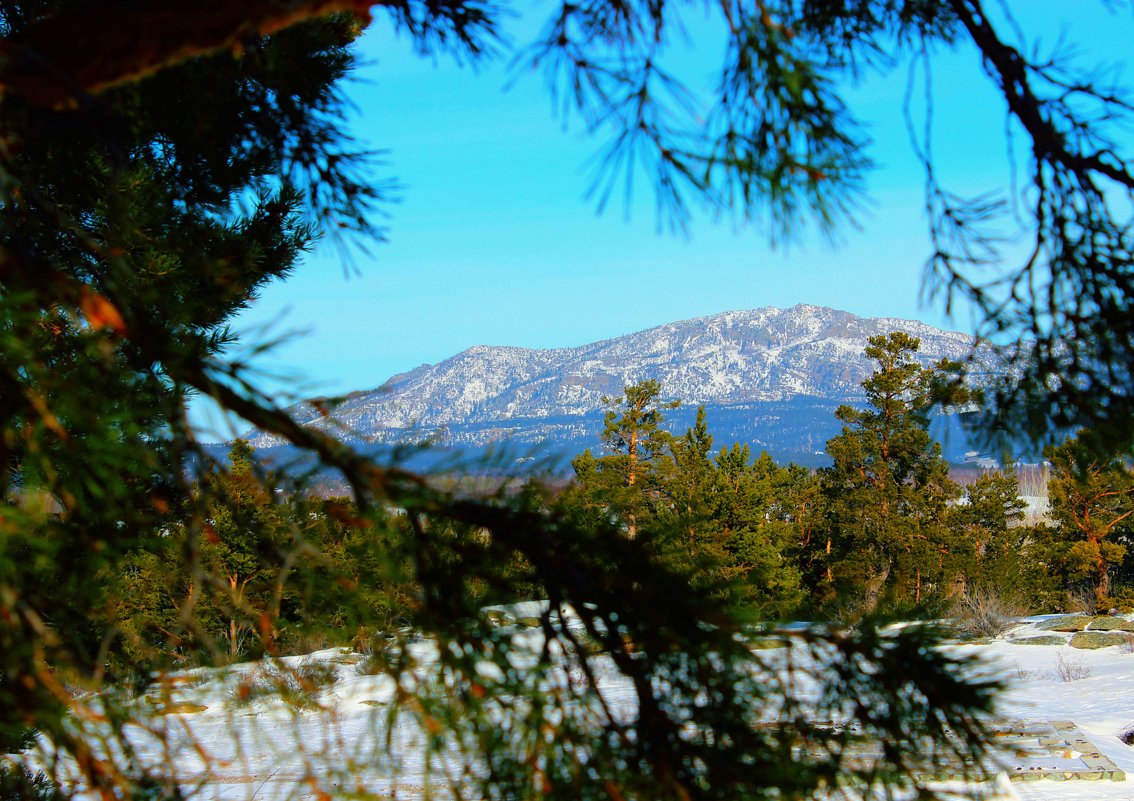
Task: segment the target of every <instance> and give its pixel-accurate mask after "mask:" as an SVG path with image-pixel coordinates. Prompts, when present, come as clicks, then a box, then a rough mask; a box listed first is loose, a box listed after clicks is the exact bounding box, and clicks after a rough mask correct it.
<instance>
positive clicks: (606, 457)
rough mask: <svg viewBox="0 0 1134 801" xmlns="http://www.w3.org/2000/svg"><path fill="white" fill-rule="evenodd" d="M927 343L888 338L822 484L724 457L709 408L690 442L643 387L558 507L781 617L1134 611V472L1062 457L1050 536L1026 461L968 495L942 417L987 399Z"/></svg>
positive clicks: (816, 478)
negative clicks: (1028, 498) (1031, 501)
mask: <svg viewBox="0 0 1134 801" xmlns="http://www.w3.org/2000/svg"><path fill="white" fill-rule="evenodd" d="M918 346H919V342H918V340H917V339H916V338H914V337H912V336H909V335H907V334H904V333H901V332H895V333H891V334H889V335H888V336H876V337H872V338H871V339H870V342H869V345H868V347H867V348H866V352H865V356H866V357H867V358H869V359H871V360H873V362H874V364H875V369H874V372H873V374H872V375H871V376H870V378H868V379H867V380H866V381H864V382H863V389H864V391H865V396H866V405H865V407H864V408H861V409H855V408H852V407H849V406H843V407H840V408H839V409H838V410H837V411H836V417H837V418H838V419H839V421H841V422H842V423H843V429H842V431H841V433H839V434H838V435H837V436H835V437H834V438H832V439H831V440H829V441H828V442H827V446H826V452H827V455H828V457H829V458H830V460H831V464H830V465H829V466H827V467H824V468H821V469H819V470H816V471H814V472H812V471H809V470H807V469H805V468H803V467H800V466H798V465H795V464H789V465H786V466H785V465H780V464H777V463H776V462H775V461H774V460H773V459H772V458H771V457H770V456H768V454H767V453H761V454H759V455H758V456H756V455H754V454H753V453H752V452H751V450H750V448H749V446H748V445H746V444H744V443H739V442H737V443H733V444H731V445H729V446H725V447H721V448H720V449H719V450H717V451H716V452H714V441H713V436H712V434H711V433H710V432H709V425H708V422H707V420H706V415H705V410H704V408H703V407H702V408H700V409H699V410H698V413H697V418H696V422H695V424H694V425H693V426H691V427H690V428H689V429H688V430H687V431H686V432H685V433H684V435H681V436H677V435H674V434H672V433H670V432H668V431H666V430H665V428H664V426H663V417H664V412H665V411H666V410H667V409H672V408H674V407H675V406H676V402H674V401H668V402H663V401H662V400H661V399H662V387H661V386H660V385H659V383H658V382H656V381H653V380H647V381H643V382H640V383H638V384H635V385H632V386H628V387H626V389H625V391H624V392H623V394H622V395H620V396H618V397H615V398H607V399H606V401H607V404H608V407H609V409H608V411H607V414H606V418H605V426H604V429H603V432H602V450H603V452H602V455H600V456H595V455H594V454H592V452H591V451H590V450H588V451H586V452H584V453H583V454H581V455H580V456H578V457H576V458H575V459H574V460H573V461H572V467H573V469H574V480H573V482H572V484H571V485H570V486H569V487H568V489H567V490H566V491H564V492H563V493H561V494H560V495H559V496H558V497H557V498H556V499H555V504H556V508H557V510H559V511H560V512H562V513H569V514H575V515H583V516H587V515H590V516H600V517H602V516H610V517H613V518H615V519H617V520H619V521H620V522H621V525H622V527H623V530H624V531H625V534H626V536H628V537H639V536H643V535H645V536H649V537H651V538H653V539H655V540H656V542H655V543H654V544H655V545H656V547H658V548H659V549H661V550H662V551H664V552H665V553H666V554H667V558H668V559H670V560H672V561H674V562H676V563H679V564H684V565H685V566H687V567H688V568H689V569H690V571H691V575H693V576H697V575H698V574H701V575H704V574H706V573H709V574H712V575H713V576H714V577H715V578H724V579H728V580H729V581H731V582H733V583H734V584H735V585H736V586H737V589H738V593H739V595H738V597H739V598H741V599H743V602H744V603H746V604H750V605H753V606H754V607H755V608H756V609H758V610H759V612H760V613H761V614H763V615H771V616H776V615H803V616H807V617H812V618H814V617H819V618H823V617H829V616H832V615H835V616H838V615H846V614H848V613H853V612H855V611H858V612H861V611H863V610H867V609H874V608H876V607H878V605H879V604H882V605H883V606H886V607H891V608H895V609H907V610H911V609H915V608H918V607H921V608H922V609H931V608H934V607H937V608H939V607H940V605H941V604H942V603H945V602H948V601H950V600H956V599H960V598H963V597H965V596H966V595H968V594H974V593H979V594H993V595H996V596H998V597H1000V598H1003V599H1004V600H1005V601H1007V602H1010V605H1011V606H1013V607H1016V608H1021V609H1022V608H1026V609H1029V610H1031V611H1034V612H1054V611H1060V610H1066V609H1069V608H1082V607H1083V606H1084V605H1087V606H1090V607H1091V608H1094V609H1100V610H1103V611H1105V610H1107V609H1111V608H1122V609H1129V608H1130V607H1131V605H1132V604H1134V586H1131V580H1132V579H1134V575H1132V574H1131V573H1130V571H1129V568H1127V567H1126V566H1125V563H1124V556H1125V553H1126V548H1127V544H1128V539H1129V537H1130V536H1131V533H1132V531H1134V530H1132V528H1131V523H1132V521H1131V519H1130V518H1131V515H1132V514H1134V476H1132V475H1131V473H1130V471H1129V469H1128V465H1127V463H1126V462H1125V461H1124V460H1123V459H1122V458H1120V457H1118V456H1115V457H1112V458H1109V459H1106V458H1101V459H1100V457H1099V456H1098V455H1097V452H1096V451H1093V450H1092V449H1091V448H1090V447H1088V445H1087V443H1086V442H1085V441H1084V440H1085V435H1084V434H1080V435H1079V436H1076V437H1069V438H1067V439H1066V440H1065V441H1064V442H1063V443H1062V444H1060V445H1057V446H1049V447H1048V448H1047V449H1046V450H1045V452H1044V454H1045V458H1046V459H1047V460H1048V461H1049V462H1050V464H1051V475H1052V477H1051V480H1050V482H1049V493H1050V498H1051V506H1050V513H1049V518H1050V522H1045V523H1041V524H1037V525H1024V511H1025V509H1026V504H1025V502H1024V501H1023V500H1022V499H1021V498H1020V497H1019V489H1018V481H1017V475H1016V468H1015V466H1014V465H1013V464H1011V463H1008V464H1006V465H1005V466H1004V467H1002V468H1001V469H999V470H996V471H988V472H984V473H982V474H981V475H980V476H979V477H977V479H976V480H975V481H973V482H971V483H969V484H967V485H965V486H962V485H960V484H958V483H957V482H955V481H953V480H952V479H951V478H950V471H949V465H948V463H947V462H946V461H945V459H944V458H943V456H942V450H941V445H940V443H939V442H936V441H935V440H934V439H933V438H932V436H931V434H930V431H929V424H930V416H931V413H932V412H933V410H934V409H937V408H941V406H942V404H945V405H951V406H953V407H954V408H956V407H958V406H964V405H971V404H972V403H973V402H974V401H975V400H976V398H975V397H974V395H975V393H974V392H973V391H971V390H968V389H965V388H964V387H963V385H958V384H955V383H952V382H951V381H950V377H951V376H952V375H954V374H955V372H956V370H957V369H958V367H959V365H957V364H955V363H951V362H948V361H942V362H939V363H937V364H935V365H932V366H922V365H921V364H920V363H919V362H918V361H917V360H916V359H915V356H916V353H917V350H918Z"/></svg>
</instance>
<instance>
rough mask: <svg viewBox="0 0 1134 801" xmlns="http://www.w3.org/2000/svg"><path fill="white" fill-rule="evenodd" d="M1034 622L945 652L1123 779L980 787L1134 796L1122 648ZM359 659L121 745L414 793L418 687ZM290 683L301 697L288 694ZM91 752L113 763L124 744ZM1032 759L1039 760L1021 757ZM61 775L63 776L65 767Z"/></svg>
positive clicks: (321, 666) (437, 762) (215, 792)
mask: <svg viewBox="0 0 1134 801" xmlns="http://www.w3.org/2000/svg"><path fill="white" fill-rule="evenodd" d="M536 613H538V607H534V606H533V607H532V608H531V609H528V608H526V607H520V608H511V609H509V610H508V614H509V615H511V616H512V618H513V619H516V620H519V619H522V618H523V617H524V616H525V615H531V614H536ZM1047 623H1048V621H1046V620H1044V619H1042V618H1032V619H1027V620H1025V621H1022V622H1021V623H1020V624H1019V625H1017V626H1016V627H1014V628H1013V629H1012V630H1010V631H1009V632H1007V633H1006V634H1005V635H1003V636H1002V637H1000V638H997V639H996V640H993V641H989V642H984V643H980V644H959V645H951V646H947V647H949V648H952V649H955V650H956V651H958V652H960V653H962V654H966V655H968V654H973V655H977V656H979V657H980V659H981V661H982V664H983V665H984V667H985V669H986V670H988V671H991V672H993V673H994V674H996V675H1000V676H1004V677H1005V678H1006V680H1007V683H1008V687H1009V688H1008V690H1007V691H1006V692H1005V693H1004V695H1003V698H1002V701H1001V707H1000V714H1001V716H1002V718H1003V719H1004V721H1005V728H1006V729H1007V728H1009V727H1011V726H1015V727H1016V728H1020V727H1021V726H1022V727H1024V728H1028V727H1034V726H1039V727H1040V728H1042V727H1043V726H1044V725H1046V724H1049V723H1051V722H1053V721H1055V722H1058V721H1070V722H1072V723H1074V724H1075V726H1076V727H1077V729H1078V730H1079V731H1080V732H1081V733H1083V734H1085V735H1086V737H1087V738H1089V740H1090V744H1091V745H1093V746H1094V747H1095V748H1097V750H1098V751H1099V753H1101V754H1102V755H1103V756H1104V757H1107V758H1109V760H1110V761H1111V762H1113V764H1114V766H1116V767H1117V769H1119V770H1121V771H1125V772H1126V773H1127V774H1128V775H1129V777H1130V778H1129V779H1128V780H1126V781H1111V780H1094V781H1090V780H1083V779H1075V780H1062V781H1055V780H1051V779H1043V780H1039V781H1030V782H1016V781H1013V782H1008V781H1006V780H1005V777H1006V776H1007V775H1009V774H1011V773H1012V772H1013V770H1018V769H1020V768H1019V765H1018V764H1017V765H1016V767H1014V766H1013V764H1012V763H1011V755H1009V757H1008V761H1007V762H1006V763H1005V764H1003V765H1001V766H1000V768H999V769H1001V770H1002V775H1001V776H1000V778H999V780H998V781H996V782H994V783H992V785H990V786H989V787H988V788H986V789H987V790H988V791H989V792H991V793H992V794H993V795H994V796H997V797H1000V798H1004V799H1027V800H1034V801H1087V799H1100V800H1101V801H1107V800H1108V799H1113V800H1114V801H1117V800H1118V799H1134V748H1132V747H1130V746H1128V745H1126V744H1125V743H1124V742H1123V741H1122V740H1121V739H1120V737H1119V735H1121V734H1123V733H1124V732H1126V731H1128V730H1130V729H1134V652H1132V651H1134V648H1131V647H1130V646H1129V645H1127V644H1126V643H1125V641H1123V642H1121V643H1120V644H1117V645H1113V646H1110V647H1106V648H1101V649H1098V650H1081V649H1079V648H1073V647H1071V646H1070V645H1069V644H1067V641H1068V640H1069V639H1070V638H1071V637H1072V636H1073V635H1072V634H1070V633H1056V632H1052V631H1048V630H1046V629H1045V628H1043V627H1044V626H1046V625H1047ZM517 636H518V637H521V638H522V637H529V638H532V644H533V646H535V643H536V640H537V639H538V637H539V634H538V629H526V630H525V629H523V628H522V627H520V628H519V629H518V634H517ZM1114 636H1115V637H1116V639H1122V637H1121V636H1120V635H1114ZM1036 637H1045V638H1048V639H1049V640H1050V639H1051V638H1058V640H1059V643H1058V644H1027V643H1026V641H1028V640H1031V639H1033V638H1036ZM1033 641H1034V640H1033ZM1039 641H1040V642H1042V640H1039ZM411 653H412V655H413V657H414V659H415V661H416V663H417V668H418V670H417V671H416V672H417V673H418V674H419V675H427V674H429V673H430V665H431V664H432V663H433V662H434V661H435V659H436V653H435V649H433V647H432V646H431V645H430V643H428V642H420V643H417V644H415V645H414V646H413V647H412V648H411ZM362 662H363V657H362V656H361V655H359V654H352V653H350V652H348V651H344V650H342V649H329V650H326V651H319V652H317V653H314V654H310V655H308V656H304V657H290V658H287V659H284V660H281V661H280V663H277V664H275V665H270V664H266V663H262V664H246V665H240V666H236V667H234V668H229V669H226V670H214V669H208V670H205V669H200V670H193V671H185V672H182V673H178V674H175V675H172V676H170V677H168V678H167V680H166V681H164V682H162V683H159V684H156V685H155V686H154V687H152V688H151V690H150V692H149V693H148V694H147V697H146V698H143V699H136V700H134V701H131V702H129V703H133V704H135V705H136V708H137V709H144V710H147V711H153V712H156V713H157V714H153V715H139V716H138V719H139V720H141V721H144V722H143V723H142V724H139V725H133V724H131V725H129V726H127V728H126V731H125V733H126V735H127V740H128V742H129V745H130V747H132V748H133V749H135V750H136V753H137V759H138V761H139V762H140V763H142V764H146V765H160V766H168V767H169V768H171V769H172V771H173V772H175V774H176V775H177V776H178V777H179V781H180V783H181V784H182V787H183V788H184V790H185V791H187V794H190V795H191V797H193V798H198V799H203V800H204V799H208V800H209V801H213V800H216V801H220V800H221V799H224V801H228V800H229V799H240V800H241V801H252V800H264V799H282V798H295V799H325V798H329V797H333V796H327V795H326V794H325V792H326V791H327V790H330V791H331V792H332V793H339V792H341V793H342V794H343V795H347V794H349V793H351V792H359V793H360V794H361V793H362V792H363V791H367V792H371V793H373V792H375V791H379V792H380V796H370V795H367V796H365V797H387V798H410V799H412V798H417V797H420V796H421V795H423V794H424V787H423V778H422V777H423V776H424V775H425V773H426V772H427V771H426V764H427V762H428V763H429V764H430V765H431V766H432V767H433V768H434V769H436V768H438V767H441V768H444V767H446V766H449V767H450V768H452V767H453V764H454V763H452V762H451V761H450V760H448V759H447V758H446V756H445V755H444V754H443V753H434V754H432V755H429V756H427V743H428V741H429V734H428V732H426V731H425V730H424V728H423V726H422V724H421V721H422V720H423V719H426V718H425V717H423V716H420V715H415V714H412V704H410V705H409V707H405V708H407V709H410V712H411V713H408V714H404V715H401V716H399V717H397V718H396V719H394V720H391V719H390V718H389V717H388V715H389V714H390V713H389V710H390V709H392V708H394V705H392V704H390V701H391V699H393V698H394V697H395V696H396V695H398V694H403V695H402V697H403V698H404V697H408V696H412V694H413V693H414V692H415V691H417V689H418V688H417V687H415V686H414V685H413V682H414V681H415V679H414V678H413V677H412V676H410V677H407V678H405V679H403V683H402V686H401V687H400V688H399V687H398V686H397V685H395V683H394V681H393V680H392V679H390V678H389V677H387V676H381V675H367V671H366V670H365V669H364V667H361V665H362ZM596 666H597V671H596V672H597V675H598V677H599V683H600V689H601V691H602V694H603V696H604V697H605V699H606V700H607V702H608V703H610V704H612V705H614V707H615V708H616V709H619V708H620V709H622V710H624V711H626V712H630V711H632V708H633V704H632V701H631V697H632V696H631V692H630V689H629V687H628V686H627V683H626V682H625V681H623V680H622V679H621V678H620V677H619V674H618V673H617V672H616V671H615V670H613V668H612V667H610V666H609V665H606V666H604V664H603V662H602V660H597V661H596ZM293 671H294V672H293ZM300 675H302V676H304V677H305V679H304V681H306V682H307V686H306V689H303V688H299V685H298V681H299V679H298V678H297V677H298V676H300ZM564 676H566V674H564ZM273 680H274V681H275V682H276V683H277V689H278V687H279V684H280V683H281V682H282V683H283V686H284V692H283V693H280V692H270V693H261V690H262V689H264V688H267V687H268V686H269V685H271V684H272V681H273ZM288 682H291V684H290V685H289V684H288ZM289 686H290V687H291V691H290V692H289V690H288V687H289ZM99 703H100V702H98V701H94V702H91V703H88V705H87V706H86V708H85V709H84V710H82V714H80V715H78V716H77V717H76V726H82V727H84V730H85V732H86V734H87V736H90V735H91V733H93V732H98V731H100V730H102V729H105V726H104V725H103V723H102V721H101V716H102V715H104V714H106V712H107V710H106V709H105V708H101V707H100V706H99ZM100 727H101V728H100ZM387 738H389V739H388V740H387ZM102 747H103V748H104V749H105V750H106V751H107V752H111V753H115V754H118V755H121V753H122V750H123V743H121V742H117V743H116V742H113V741H111V742H107V743H105V744H104V745H103V746H102ZM390 754H393V755H394V757H393V758H392V759H393V761H391V757H390V756H389V755H390ZM1017 756H1021V757H1024V756H1025V755H1024V754H1022V753H1021V754H1017ZM1033 756H1034V755H1033ZM1080 756H1081V753H1080V751H1074V750H1073V749H1071V748H1068V749H1067V752H1066V753H1058V752H1052V753H1051V754H1050V755H1047V756H1045V759H1048V761H1049V762H1053V763H1056V764H1065V765H1068V766H1070V765H1072V763H1074V765H1079V764H1081V763H1079V762H1078V761H1077V760H1078V758H1079V757H1080ZM1024 761H1025V762H1027V760H1026V759H1025V760H1024ZM1031 764H1038V763H1036V762H1035V760H1034V759H1033V760H1032V761H1031ZM1033 769H1034V768H1033ZM1060 769H1061V770H1062V769H1063V768H1060ZM1068 769H1071V768H1068ZM62 770H63V772H66V766H65V764H64V765H62ZM91 797H92V798H93V795H92V796H91Z"/></svg>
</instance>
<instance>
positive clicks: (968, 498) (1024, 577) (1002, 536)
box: [949, 463, 1046, 607]
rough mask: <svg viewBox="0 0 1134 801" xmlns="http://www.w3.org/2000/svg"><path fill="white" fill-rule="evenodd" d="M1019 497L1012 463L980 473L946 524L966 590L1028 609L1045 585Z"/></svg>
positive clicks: (1014, 468) (1039, 559) (1031, 530)
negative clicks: (954, 537)
mask: <svg viewBox="0 0 1134 801" xmlns="http://www.w3.org/2000/svg"><path fill="white" fill-rule="evenodd" d="M1019 493H1020V488H1019V480H1018V477H1017V474H1016V467H1015V465H1013V464H1011V463H1009V464H1007V465H1006V466H1005V467H1004V468H1002V469H1001V470H995V471H989V472H985V473H982V474H981V475H980V476H979V477H978V478H977V480H976V481H974V482H973V483H971V484H969V485H967V486H965V487H964V489H963V491H962V496H961V499H960V500H959V502H958V503H957V504H956V505H954V506H953V507H952V508H951V509H950V510H949V525H950V527H952V528H953V529H954V530H955V531H956V532H957V535H958V536H957V548H958V552H959V555H960V556H961V557H962V565H963V570H964V574H965V584H966V590H975V591H977V592H981V593H984V594H986V595H991V594H995V595H997V596H999V597H1000V598H1002V599H1004V600H1006V601H1009V602H1017V603H1026V604H1027V605H1029V606H1033V607H1034V606H1035V605H1036V602H1037V601H1038V599H1039V598H1040V597H1041V596H1042V595H1043V593H1044V591H1045V587H1044V585H1045V583H1046V582H1045V576H1044V573H1043V569H1042V563H1041V562H1042V560H1041V557H1040V554H1039V552H1038V551H1039V549H1038V548H1037V547H1036V542H1035V536H1034V534H1035V532H1034V530H1033V529H1032V528H1031V527H1030V526H1025V525H1023V520H1024V510H1025V508H1026V504H1025V503H1024V501H1023V500H1021V498H1020V495H1019Z"/></svg>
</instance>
